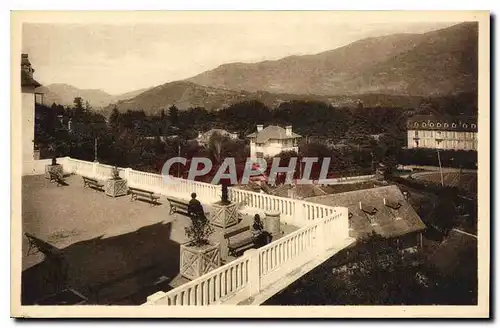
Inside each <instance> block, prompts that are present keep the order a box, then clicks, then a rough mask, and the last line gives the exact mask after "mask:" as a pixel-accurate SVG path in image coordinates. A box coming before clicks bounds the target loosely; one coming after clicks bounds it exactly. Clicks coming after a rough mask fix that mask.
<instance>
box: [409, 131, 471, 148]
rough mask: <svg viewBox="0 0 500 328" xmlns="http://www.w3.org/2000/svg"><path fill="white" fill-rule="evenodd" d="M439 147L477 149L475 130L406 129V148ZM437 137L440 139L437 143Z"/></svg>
mask: <svg viewBox="0 0 500 328" xmlns="http://www.w3.org/2000/svg"><path fill="white" fill-rule="evenodd" d="M415 137H418V138H419V140H418V148H440V149H453V150H477V132H463V131H429V130H408V148H417V145H416V143H415V140H414V138H415ZM436 138H437V139H442V141H441V142H440V143H439V144H438V143H437V142H436Z"/></svg>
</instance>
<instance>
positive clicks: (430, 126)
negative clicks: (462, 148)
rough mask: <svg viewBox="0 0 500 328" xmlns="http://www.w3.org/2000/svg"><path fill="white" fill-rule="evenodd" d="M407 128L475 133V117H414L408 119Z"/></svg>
mask: <svg viewBox="0 0 500 328" xmlns="http://www.w3.org/2000/svg"><path fill="white" fill-rule="evenodd" d="M407 128H408V129H418V130H439V131H474V132H477V117H473V116H449V115H443V116H436V115H415V116H412V117H410V118H408V121H407Z"/></svg>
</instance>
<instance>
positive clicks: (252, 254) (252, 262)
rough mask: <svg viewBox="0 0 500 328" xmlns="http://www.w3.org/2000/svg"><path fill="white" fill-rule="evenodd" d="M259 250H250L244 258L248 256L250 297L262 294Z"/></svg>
mask: <svg viewBox="0 0 500 328" xmlns="http://www.w3.org/2000/svg"><path fill="white" fill-rule="evenodd" d="M259 253H260V252H259V250H257V249H249V250H248V251H246V252H245V254H244V256H248V259H249V261H248V296H249V297H250V296H252V295H255V294H258V293H259V292H260V257H259Z"/></svg>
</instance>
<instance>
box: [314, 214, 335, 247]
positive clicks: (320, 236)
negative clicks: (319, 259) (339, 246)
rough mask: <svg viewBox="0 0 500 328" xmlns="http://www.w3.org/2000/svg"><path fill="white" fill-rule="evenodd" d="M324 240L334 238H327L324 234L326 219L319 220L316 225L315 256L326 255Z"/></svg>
mask: <svg viewBox="0 0 500 328" xmlns="http://www.w3.org/2000/svg"><path fill="white" fill-rule="evenodd" d="M326 238H335V237H334V236H328V235H327V233H326V219H320V220H318V223H317V229H316V239H317V243H318V244H317V255H321V256H322V255H323V254H325V253H326V250H327V244H326Z"/></svg>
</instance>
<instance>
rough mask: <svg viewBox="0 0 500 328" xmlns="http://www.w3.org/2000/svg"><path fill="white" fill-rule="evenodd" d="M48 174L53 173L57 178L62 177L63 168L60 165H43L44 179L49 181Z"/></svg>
mask: <svg viewBox="0 0 500 328" xmlns="http://www.w3.org/2000/svg"><path fill="white" fill-rule="evenodd" d="M50 172H51V173H55V174H56V175H57V176H58V177H59V178H62V177H63V167H62V165H61V164H56V165H50V164H48V165H45V179H50Z"/></svg>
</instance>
